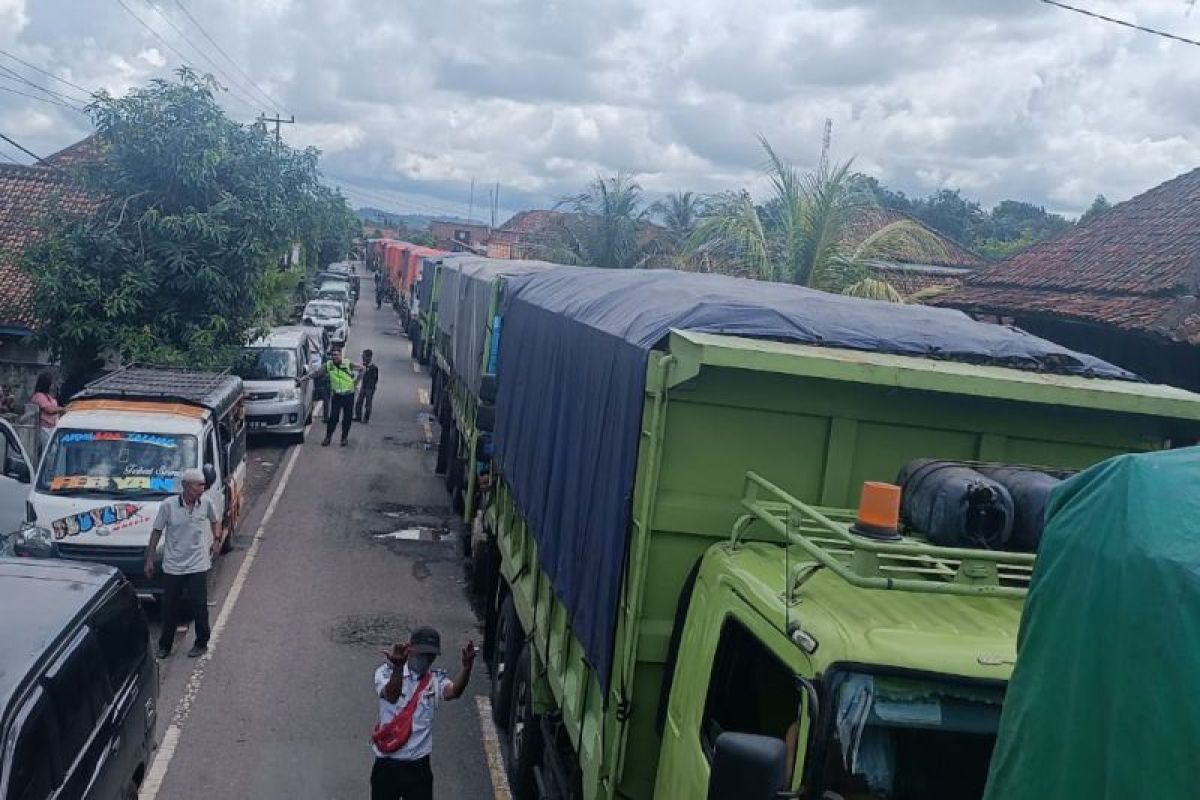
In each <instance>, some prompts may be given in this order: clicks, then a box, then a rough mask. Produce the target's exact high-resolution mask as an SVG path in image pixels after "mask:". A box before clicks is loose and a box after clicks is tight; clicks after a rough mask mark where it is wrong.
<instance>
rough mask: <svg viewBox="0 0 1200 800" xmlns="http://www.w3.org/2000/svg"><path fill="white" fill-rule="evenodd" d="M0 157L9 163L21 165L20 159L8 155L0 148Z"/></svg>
mask: <svg viewBox="0 0 1200 800" xmlns="http://www.w3.org/2000/svg"><path fill="white" fill-rule="evenodd" d="M0 158H3V159H4V160H5V161H7V162H9V163H10V164H16V165H17V166H18V167H19V166H21V162H20V161H17V160H16V159H15V158H13V157H12V156H10V155H9V154H8V153H6V152H4V151H3V150H0Z"/></svg>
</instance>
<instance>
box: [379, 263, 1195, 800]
mask: <svg viewBox="0 0 1200 800" xmlns="http://www.w3.org/2000/svg"><path fill="white" fill-rule="evenodd" d="M402 302H403V303H404V304H405V305H406V307H407V308H409V309H412V310H413V314H412V328H411V333H410V338H411V339H412V340H413V356H414V358H415V359H416V360H418V361H419V362H421V363H423V364H426V365H428V368H429V372H430V374H431V380H432V386H433V392H432V402H433V404H434V411H435V413H436V416H437V418H438V420H439V422H440V423H441V428H442V440H441V446H440V449H439V460H438V469H439V471H440V472H441V473H442V474H443V475H444V478H445V482H446V486H447V489H448V490H449V492H450V493H451V496H452V498H453V505H454V507H455V509H456V510H458V511H460V512H461V513H462V515H463V519H464V521H466V522H467V523H470V530H471V531H472V533H471V534H470V536H469V537H467V538H465V539H464V555H465V556H466V557H467V565H468V566H467V568H468V570H469V573H470V576H471V583H472V585H473V587H474V588H475V589H476V590H477V591H478V593H479V595H480V596H481V597H482V598H483V607H484V609H485V612H484V616H485V620H484V621H485V631H486V636H485V655H486V658H487V660H488V663H489V665H490V672H491V679H492V682H491V687H490V692H491V707H492V712H493V714H494V716H495V720H496V722H497V724H498V726H499V727H500V728H501V730H502V731H503V738H504V740H505V747H504V752H505V763H506V767H507V771H508V776H509V779H510V784H511V787H512V790H513V792H514V794H515V795H516V796H517V797H519V798H531V797H541V798H572V799H574V798H587V799H588V800H592V799H593V798H703V797H708V798H712V799H713V800H718V799H719V798H738V800H759V799H760V798H761V800H766V798H775V797H803V798H831V799H833V800H838V799H840V800H851V799H852V798H853V799H854V800H857V799H858V798H889V799H891V800H937V798H946V800H964V798H980V797H984V795H985V786H986V784H987V782H988V774H989V766H990V764H991V759H992V754H993V750H994V748H995V747H996V741H997V734H998V731H999V730H1000V727H1001V719H1002V717H1003V716H1004V709H1005V705H1006V704H1005V697H1006V692H1007V689H1008V682H1009V679H1010V677H1011V676H1012V674H1013V669H1014V664H1015V663H1016V662H1017V641H1018V630H1019V629H1020V628H1021V626H1022V624H1023V623H1022V611H1023V607H1024V605H1025V600H1026V597H1027V594H1028V591H1029V586H1030V581H1031V576H1032V579H1033V580H1034V582H1035V583H1036V582H1037V580H1038V578H1039V572H1040V571H1039V570H1037V569H1035V566H1037V565H1038V563H1039V558H1038V556H1037V551H1038V547H1039V539H1040V537H1041V536H1042V534H1043V528H1042V526H1043V521H1044V519H1045V511H1044V509H1045V506H1046V504H1047V503H1048V502H1051V498H1055V497H1057V496H1058V494H1059V493H1060V492H1061V490H1062V487H1063V486H1065V485H1073V484H1072V482H1073V481H1075V480H1077V479H1078V476H1076V477H1072V476H1075V475H1076V473H1077V472H1079V471H1080V470H1088V468H1090V467H1093V465H1096V464H1099V463H1101V462H1106V460H1107V459H1110V458H1112V457H1115V456H1120V455H1121V454H1126V453H1151V452H1154V451H1161V450H1170V449H1172V448H1178V447H1181V446H1183V445H1189V444H1192V443H1194V442H1196V441H1197V440H1198V439H1200V397H1198V396H1196V395H1193V394H1190V393H1188V392H1185V391H1183V390H1179V389H1175V388H1171V387H1165V386H1157V385H1150V384H1146V383H1144V382H1140V381H1138V380H1136V379H1135V377H1134V376H1132V375H1130V374H1128V373H1126V372H1124V371H1123V370H1120V369H1118V368H1116V367H1113V366H1111V365H1109V364H1105V363H1103V362H1100V361H1098V360H1096V359H1093V358H1091V357H1088V356H1085V355H1082V354H1079V353H1074V352H1071V351H1069V350H1066V349H1064V348H1061V347H1058V346H1056V345H1053V344H1051V343H1049V342H1046V341H1044V340H1040V339H1037V338H1035V337H1032V336H1029V335H1027V334H1025V333H1023V332H1020V331H1016V330H1012V329H1008V328H1004V327H1001V326H994V325H986V324H983V323H977V322H975V321H973V320H971V319H969V318H968V317H966V316H965V315H962V314H959V313H958V312H953V311H948V310H939V309H928V308H922V307H913V306H905V305H896V304H886V303H878V302H873V301H865V300H857V299H851V298H842V297H838V296H833V295H828V294H823V293H820V292H813V291H810V290H806V289H802V288H799V287H792V286H780V285H777V284H765V283H758V282H754V281H745V280H739V279H733V278H726V277H721V276H714V275H697V274H687V273H673V272H671V273H665V272H660V271H610V270H598V269H590V268H578V267H564V266H559V265H551V264H546V263H541V262H530V261H501V260H489V259H485V258H480V257H475V256H466V255H438V254H433V255H429V256H427V257H424V258H422V259H420V261H419V264H418V269H417V276H416V280H415V281H414V282H413V283H412V285H411V287H410V288H409V290H408V296H407V297H404V298H402ZM1189 452H1190V451H1189ZM1194 460H1195V459H1193V461H1194ZM1085 474H1088V473H1085ZM1113 491H1118V492H1119V491H1121V490H1120V488H1119V487H1113ZM1045 591H1050V590H1045ZM1026 622H1027V621H1026ZM1081 646H1083V645H1081ZM1091 646H1093V647H1095V648H1096V652H1097V653H1102V652H1103V644H1102V643H1094V642H1093V643H1092V645H1091ZM1097 657H1103V656H1100V655H1098V656H1097ZM1191 658H1192V661H1191V662H1190V663H1195V660H1196V656H1195V655H1193V656H1191ZM1031 669H1032V668H1031ZM1045 669H1047V670H1051V671H1053V666H1052V665H1046V666H1045ZM1037 700H1038V698H1036V697H1035V698H1033V699H1032V700H1030V701H1029V702H1031V703H1033V704H1034V705H1036V704H1037ZM1010 724H1013V725H1015V724H1017V722H1016V721H1013V720H1010V719H1007V718H1006V719H1005V725H1010ZM1064 724H1065V723H1064ZM1128 735H1129V736H1133V737H1136V736H1139V735H1140V734H1139V732H1137V731H1134V730H1131V731H1129V733H1128ZM1009 738H1010V739H1012V737H1011V736H1010V737H1009ZM1017 738H1018V739H1019V736H1018V737H1017ZM1006 753H1008V756H1011V752H1010V751H1008V750H1006ZM1020 761H1021V760H1020V759H1019V758H1012V757H1006V764H1007V765H1008V766H1010V767H1013V768H1014V769H1021V768H1026V766H1027V765H1022V764H1021V763H1019V762H1020ZM1033 763H1035V762H1030V764H1033ZM1036 763H1037V765H1038V768H1039V769H1044V768H1045V764H1043V763H1041V762H1040V761H1039V762H1036ZM1060 766H1061V767H1062V769H1064V770H1068V771H1069V769H1070V768H1071V767H1072V765H1068V764H1065V763H1064V764H1062V765H1060ZM1073 766H1075V767H1078V768H1079V769H1087V766H1086V765H1084V764H1076V765H1073ZM1106 766H1107V767H1108V769H1109V771H1110V773H1111V772H1112V771H1114V770H1117V769H1119V767H1116V766H1114V765H1106ZM1026 777H1027V783H1028V784H1032V783H1035V782H1036V776H1032V777H1030V776H1026ZM1018 783H1019V782H1018ZM1009 785H1018V784H1017V783H1011V782H1010V784H1009ZM1000 796H1001V795H998V794H995V793H993V794H991V795H989V800H990V799H991V798H998V797H1000ZM1046 796H1049V795H1046ZM1060 796H1072V795H1069V794H1064V795H1060ZM1073 796H1082V795H1073ZM1088 796H1089V797H1098V796H1104V795H1102V794H1089V795H1088ZM1107 796H1112V797H1115V796H1116V795H1107ZM1124 796H1133V795H1124ZM1140 796H1150V795H1148V794H1142V795H1140ZM1155 796H1158V795H1155Z"/></svg>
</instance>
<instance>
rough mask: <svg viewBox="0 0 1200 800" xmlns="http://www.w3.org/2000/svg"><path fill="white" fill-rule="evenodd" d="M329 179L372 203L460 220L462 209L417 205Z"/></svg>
mask: <svg viewBox="0 0 1200 800" xmlns="http://www.w3.org/2000/svg"><path fill="white" fill-rule="evenodd" d="M330 178H332V179H333V180H334V181H336V183H335V185H336V186H338V187H339V188H341V189H344V190H346V191H348V192H353V193H354V194H357V195H359V196H360V197H363V198H365V199H367V200H370V201H372V202H376V203H388V204H390V205H393V206H399V207H400V208H402V209H403V208H407V209H408V210H409V211H411V212H413V213H416V214H422V215H426V216H435V217H437V216H450V217H460V218H461V217H462V209H461V208H460V209H450V208H448V207H446V206H438V205H433V204H425V205H417V204H416V203H414V202H412V201H406V200H397V199H395V198H393V197H389V196H387V195H384V194H382V193H380V192H377V191H373V190H368V189H362V188H359V187H358V186H355V185H354V184H353V183H350V182H349V181H347V180H345V179H343V178H339V177H338V176H336V175H331V176H330ZM385 191H386V190H385ZM430 212H433V213H432V214H431V213H430Z"/></svg>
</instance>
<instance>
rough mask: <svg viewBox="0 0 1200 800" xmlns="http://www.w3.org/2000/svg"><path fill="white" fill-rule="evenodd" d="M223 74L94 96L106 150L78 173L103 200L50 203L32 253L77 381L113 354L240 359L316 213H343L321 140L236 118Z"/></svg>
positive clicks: (53, 336)
mask: <svg viewBox="0 0 1200 800" xmlns="http://www.w3.org/2000/svg"><path fill="white" fill-rule="evenodd" d="M214 86H215V84H214V83H213V82H212V80H211V78H203V77H199V76H197V75H196V74H194V73H193V72H191V71H189V70H181V71H180V72H179V76H178V80H175V81H164V80H156V81H153V82H151V83H150V84H149V85H148V86H147V87H146V88H143V89H138V90H134V91H132V92H130V93H129V94H127V95H126V96H124V97H120V98H116V97H112V96H110V95H107V94H105V93H101V94H99V95H98V96H97V97H96V99H95V101H94V102H93V103H92V104H91V105H90V106H89V108H88V111H89V113H90V114H91V116H92V119H93V121H94V123H95V126H96V131H97V135H98V137H99V140H100V142H101V143H102V145H103V156H102V157H101V158H100V159H98V160H96V161H95V162H92V163H89V164H87V165H85V166H83V167H81V168H80V175H79V179H80V180H81V181H82V182H83V184H84V186H86V187H87V188H88V189H89V192H90V194H91V195H92V197H93V198H94V199H95V203H94V207H93V208H92V209H91V210H89V211H88V212H87V213H79V212H75V213H71V212H69V211H65V210H60V211H58V212H56V213H55V214H53V215H51V217H50V218H49V219H48V220H47V221H46V224H45V230H44V234H45V235H44V236H42V237H40V238H39V240H38V241H37V242H36V243H35V244H34V245H32V246H31V247H30V248H28V249H27V251H26V252H25V254H24V256H23V259H22V267H23V269H24V270H25V271H26V273H27V274H28V275H29V276H30V278H31V280H32V283H33V289H32V294H33V298H32V299H33V305H34V310H35V313H36V315H37V317H38V318H39V319H40V320H43V321H44V323H43V325H42V327H41V330H40V333H39V334H38V339H39V340H40V341H41V343H42V344H44V345H45V346H48V347H49V348H50V349H51V350H52V351H53V352H54V353H55V354H57V355H59V356H60V357H61V358H62V360H63V366H64V370H65V372H66V373H67V377H68V381H69V382H71V381H76V380H78V379H79V378H80V377H82V376H84V375H86V373H88V372H90V371H91V370H93V369H94V368H95V367H96V366H97V364H98V363H99V361H100V359H102V358H104V357H106V356H116V357H119V358H121V359H124V360H138V361H145V362H151V363H172V364H187V365H194V366H225V365H228V364H230V363H232V356H233V352H234V351H235V350H236V348H238V347H239V346H240V345H241V344H242V343H244V341H245V339H246V337H247V336H248V335H250V334H252V333H253V332H254V331H255V330H256V329H258V328H259V327H260V326H261V325H263V324H265V323H267V322H269V321H270V320H271V319H272V318H273V317H274V316H275V315H276V313H277V310H278V309H279V307H280V306H281V305H283V304H286V303H288V302H290V292H289V286H290V285H291V284H292V283H293V282H294V281H295V280H296V278H297V276H296V275H295V274H294V273H289V271H287V270H286V269H285V268H284V267H283V266H282V264H283V263H284V258H283V257H284V254H285V253H286V251H287V250H288V249H289V248H290V246H291V244H292V243H293V242H295V241H297V240H307V239H310V238H311V237H312V231H311V230H310V229H309V228H308V227H307V226H311V225H312V224H314V220H315V219H317V218H320V217H322V215H333V216H338V215H340V214H341V212H340V211H335V210H334V207H335V206H336V204H337V202H338V199H337V197H336V196H333V195H331V194H329V193H328V192H327V191H322V190H321V188H320V185H319V183H318V179H317V155H318V154H317V151H316V150H313V149H308V150H304V151H295V150H292V149H290V148H287V147H284V146H280V145H278V144H277V143H276V142H275V141H274V138H273V137H272V136H270V135H268V134H267V132H266V129H265V127H264V126H263V125H261V124H257V125H241V124H238V123H236V122H233V121H232V120H230V119H229V118H228V117H226V116H225V114H224V113H223V112H222V110H221V108H220V106H218V105H217V103H216V102H215V100H214V97H213V90H214ZM341 202H342V204H343V205H344V200H341ZM322 230H323V233H321V234H320V236H321V237H323V236H324V235H325V234H326V233H329V235H331V236H335V237H337V238H338V240H339V242H342V241H344V239H343V238H341V234H340V233H336V234H334V233H330V231H331V230H332V229H329V231H326V230H325V229H322ZM323 242H324V240H323V239H321V241H319V242H318V244H317V248H318V250H319V249H320V247H321V246H322V244H323ZM338 246H340V244H339V245H338ZM334 249H336V248H334Z"/></svg>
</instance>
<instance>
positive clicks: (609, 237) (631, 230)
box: [554, 173, 649, 269]
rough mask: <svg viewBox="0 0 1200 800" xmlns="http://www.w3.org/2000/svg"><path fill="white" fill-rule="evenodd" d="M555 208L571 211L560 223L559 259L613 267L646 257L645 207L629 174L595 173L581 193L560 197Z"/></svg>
mask: <svg viewBox="0 0 1200 800" xmlns="http://www.w3.org/2000/svg"><path fill="white" fill-rule="evenodd" d="M558 207H559V208H567V209H569V210H570V211H572V212H573V214H572V215H571V216H569V217H568V218H567V219H566V220H565V221H564V225H563V230H562V231H561V234H560V237H559V238H561V239H562V241H561V243H560V246H558V247H556V248H554V249H555V250H556V251H561V252H562V254H563V255H564V256H565V258H564V259H563V260H567V261H570V262H571V263H576V264H585V265H588V266H594V267H610V268H614V269H630V268H634V267H641V266H643V265H644V264H645V262H646V259H647V258H648V255H649V254H648V253H647V251H646V248H645V247H644V241H643V231H644V229H645V223H646V217H647V216H648V214H649V210H648V209H647V208H645V207H644V206H643V204H642V187H641V186H640V185H639V184H638V182H637V181H636V180H634V178H633V177H632V176H630V175H626V174H624V173H617V174H616V175H613V176H611V177H608V178H605V177H603V176H600V175H597V176H596V178H595V179H594V180H593V181H592V182H591V183H590V184H588V187H587V189H585V190H584V191H583V192H581V193H579V194H577V195H572V196H570V197H564V198H563V199H562V200H560V201H559V202H558Z"/></svg>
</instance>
